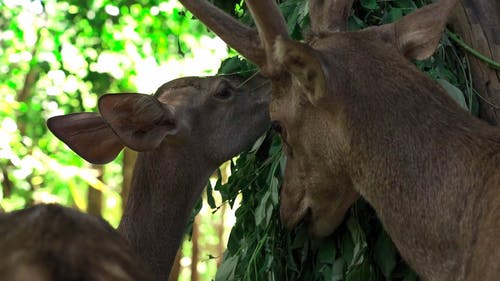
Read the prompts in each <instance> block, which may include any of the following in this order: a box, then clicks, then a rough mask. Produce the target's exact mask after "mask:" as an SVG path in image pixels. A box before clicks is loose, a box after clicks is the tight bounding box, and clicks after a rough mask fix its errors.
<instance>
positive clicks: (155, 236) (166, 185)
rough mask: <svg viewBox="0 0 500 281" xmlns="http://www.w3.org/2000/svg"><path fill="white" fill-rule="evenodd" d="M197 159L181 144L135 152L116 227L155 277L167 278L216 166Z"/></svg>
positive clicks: (159, 278)
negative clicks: (192, 215)
mask: <svg viewBox="0 0 500 281" xmlns="http://www.w3.org/2000/svg"><path fill="white" fill-rule="evenodd" d="M197 157H198V155H196V154H195V153H192V152H191V151H188V150H187V149H186V150H183V149H182V148H180V147H174V148H168V149H164V151H153V152H142V153H139V155H138V158H137V161H136V165H135V169H134V174H133V179H132V185H131V189H130V194H129V197H128V201H127V204H126V207H125V210H124V213H123V217H122V220H121V222H120V226H119V227H118V230H119V232H121V233H122V234H123V235H124V236H125V238H126V239H127V240H128V241H129V242H130V244H131V245H132V247H133V248H134V250H135V251H136V252H137V253H138V254H139V255H140V256H141V257H142V258H143V260H145V261H146V263H147V264H148V265H149V266H150V268H151V270H152V271H153V273H154V274H155V276H156V280H166V279H167V278H168V275H169V272H170V268H171V266H172V263H173V261H174V259H175V255H176V253H177V250H178V248H179V245H180V243H181V242H182V237H183V234H184V231H185V227H186V223H187V220H188V218H189V216H190V214H191V211H192V209H193V206H194V204H195V203H196V200H197V199H198V197H199V195H200V193H201V191H202V190H203V188H204V186H205V184H206V183H207V181H208V178H209V176H210V174H211V172H212V171H213V170H214V169H215V167H208V166H207V165H204V164H205V163H206V161H201V160H200V159H196V158H197ZM198 160H200V161H198Z"/></svg>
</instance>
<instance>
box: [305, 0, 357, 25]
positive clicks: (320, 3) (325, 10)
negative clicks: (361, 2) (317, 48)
mask: <svg viewBox="0 0 500 281" xmlns="http://www.w3.org/2000/svg"><path fill="white" fill-rule="evenodd" d="M353 2H354V0H330V1H328V0H309V13H310V18H311V30H312V31H313V32H314V33H321V32H325V31H346V30H347V19H348V17H349V12H350V10H351V7H352V3H353Z"/></svg>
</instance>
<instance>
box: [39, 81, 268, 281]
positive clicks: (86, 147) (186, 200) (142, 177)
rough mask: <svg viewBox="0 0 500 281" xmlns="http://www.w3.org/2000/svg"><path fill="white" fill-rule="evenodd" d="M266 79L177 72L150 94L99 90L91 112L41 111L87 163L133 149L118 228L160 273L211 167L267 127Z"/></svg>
mask: <svg viewBox="0 0 500 281" xmlns="http://www.w3.org/2000/svg"><path fill="white" fill-rule="evenodd" d="M269 91H270V84H269V82H268V80H267V79H264V78H262V77H260V76H258V75H257V76H253V77H252V78H250V79H246V80H245V79H243V78H241V77H239V76H237V75H221V76H212V77H204V78H201V77H184V78H179V79H176V80H172V81H170V82H167V83H165V84H163V85H162V86H161V87H159V88H158V90H157V91H156V93H155V94H154V95H146V94H126V93H124V94H107V95H103V96H102V97H101V98H100V99H99V101H98V108H99V112H100V114H98V113H90V112H83V113H73V114H68V115H62V116H56V117H52V118H50V119H48V121H47V124H48V127H49V129H50V130H51V131H52V132H53V133H54V134H55V135H56V136H57V137H58V138H59V139H60V140H62V141H63V142H64V143H66V144H67V145H68V146H69V147H70V148H71V149H72V150H73V151H74V152H76V153H77V154H78V155H79V156H81V157H82V158H84V159H85V160H87V161H88V162H90V163H94V164H104V163H107V162H109V161H112V160H113V159H115V158H116V156H117V154H118V153H119V152H120V151H121V150H122V149H123V148H124V147H128V148H130V149H132V150H135V151H138V156H137V160H136V164H135V168H134V172H133V176H132V184H131V188H130V194H129V197H128V200H127V203H126V205H125V209H124V212H123V216H122V219H121V221H120V224H119V226H118V231H119V232H120V233H121V234H122V235H123V236H124V237H125V238H126V240H127V241H128V242H129V243H130V245H131V246H132V248H133V250H134V251H135V252H136V253H137V254H138V255H139V257H140V258H141V259H143V260H144V261H145V263H146V264H147V265H148V267H149V268H150V269H151V271H152V272H153V273H154V277H155V279H154V280H166V279H167V278H168V276H169V272H170V269H171V266H172V263H173V261H174V258H175V255H176V252H177V249H178V248H179V245H180V243H181V241H182V237H183V234H184V232H185V227H186V224H187V221H188V219H189V217H190V214H191V212H192V210H193V207H194V205H195V203H196V201H197V199H198V198H199V196H200V193H201V192H202V190H203V188H204V187H205V186H206V184H207V182H208V179H209V177H210V176H211V175H212V173H213V172H214V171H215V170H216V169H217V168H218V167H219V166H220V165H221V164H222V163H223V162H225V161H227V160H229V159H231V158H232V157H234V156H236V155H237V154H239V153H241V152H242V151H243V150H244V149H246V148H249V146H250V145H251V144H252V143H253V142H255V140H257V138H258V137H259V136H261V135H262V134H263V133H264V132H265V131H266V130H267V129H268V128H269V127H270V119H269V110H268V106H269V101H270V94H269Z"/></svg>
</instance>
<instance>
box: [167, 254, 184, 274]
mask: <svg viewBox="0 0 500 281" xmlns="http://www.w3.org/2000/svg"><path fill="white" fill-rule="evenodd" d="M181 258H182V246H181V247H180V248H179V250H178V251H177V255H175V260H174V264H173V265H172V269H171V270H170V275H169V276H168V281H177V280H179V274H180V273H181Z"/></svg>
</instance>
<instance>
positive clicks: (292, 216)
mask: <svg viewBox="0 0 500 281" xmlns="http://www.w3.org/2000/svg"><path fill="white" fill-rule="evenodd" d="M308 209H309V208H308V207H307V206H306V205H305V204H304V193H303V192H298V193H294V192H289V191H288V189H287V187H286V186H283V187H282V188H281V195H280V220H281V223H282V224H283V225H284V226H285V227H286V228H287V229H288V230H292V229H293V228H295V227H296V226H297V225H298V224H299V222H300V221H302V220H303V219H304V218H305V217H306V215H307V213H308V212H309V211H308Z"/></svg>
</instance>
